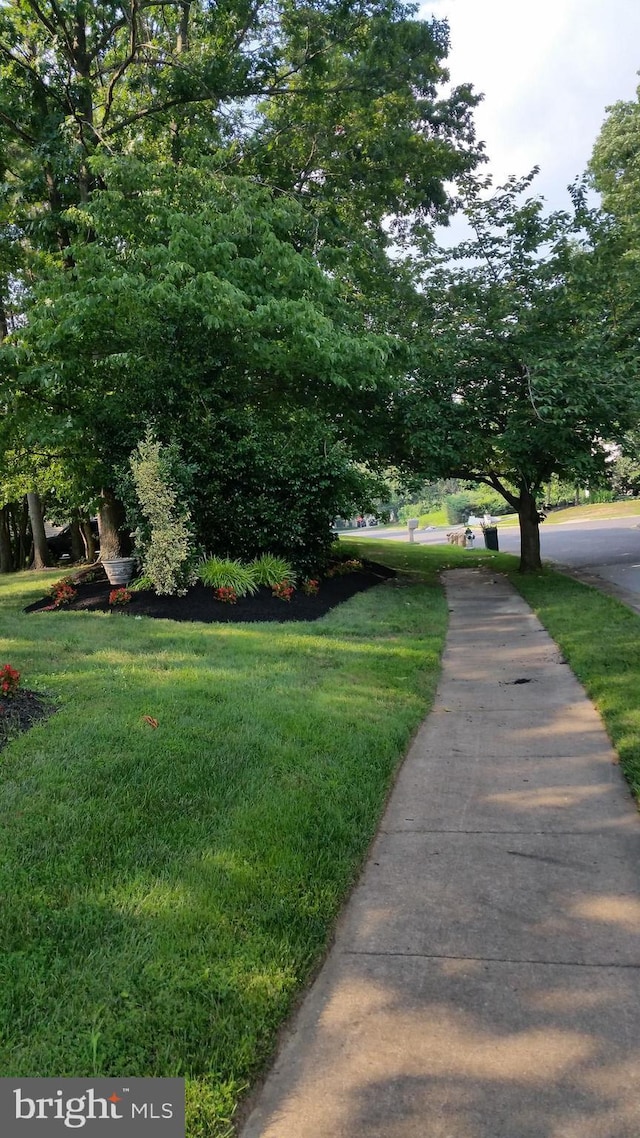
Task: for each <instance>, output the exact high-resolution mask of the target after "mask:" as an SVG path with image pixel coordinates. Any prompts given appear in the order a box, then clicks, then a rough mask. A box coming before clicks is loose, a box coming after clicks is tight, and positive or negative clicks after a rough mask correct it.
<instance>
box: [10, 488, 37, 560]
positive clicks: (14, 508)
mask: <svg viewBox="0 0 640 1138" xmlns="http://www.w3.org/2000/svg"><path fill="white" fill-rule="evenodd" d="M7 510H8V515H9V532H10V534H11V544H12V546H13V563H14V565H15V567H16V569H26V567H27V565H28V564H29V561H30V560H31V549H32V545H33V543H32V542H28V540H27V539H28V529H29V511H28V509H27V499H26V498H23V499H22V501H21V502H12V503H11V505H10V506H8V507H7ZM27 554H28V556H27Z"/></svg>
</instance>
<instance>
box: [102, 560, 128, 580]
mask: <svg viewBox="0 0 640 1138" xmlns="http://www.w3.org/2000/svg"><path fill="white" fill-rule="evenodd" d="M102 564H103V566H104V571H105V573H106V574H107V579H108V581H109V584H110V585H128V584H129V581H130V580H131V578H132V577H133V574H134V573H135V571H136V559H135V557H110V558H107V560H106V561H103V562H102Z"/></svg>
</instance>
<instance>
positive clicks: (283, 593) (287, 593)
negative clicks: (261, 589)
mask: <svg viewBox="0 0 640 1138" xmlns="http://www.w3.org/2000/svg"><path fill="white" fill-rule="evenodd" d="M271 592H272V593H273V595H274V597H278V600H281V601H290V600H291V598H292V596H293V594H294V593H295V588H294V587H293V585H290V584H289V582H288V581H286V580H285V581H278V582H277V583H276V584H275V585H273V586H272V589H271Z"/></svg>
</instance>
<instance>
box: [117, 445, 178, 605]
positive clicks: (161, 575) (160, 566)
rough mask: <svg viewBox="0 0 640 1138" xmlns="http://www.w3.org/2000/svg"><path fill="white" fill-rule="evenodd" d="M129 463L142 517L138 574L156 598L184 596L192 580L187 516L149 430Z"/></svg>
mask: <svg viewBox="0 0 640 1138" xmlns="http://www.w3.org/2000/svg"><path fill="white" fill-rule="evenodd" d="M129 464H130V467H131V473H132V475H133V481H134V483H135V488H136V495H137V498H138V502H139V504H140V510H141V511H142V513H143V515H144V517H145V518H146V525H145V527H144V531H143V530H142V529H140V528H139V529H138V530H137V531H136V540H137V547H138V552H139V556H140V560H141V561H142V571H143V573H144V575H145V576H146V577H150V578H151V580H152V581H153V585H154V588H155V590H156V593H158V594H159V595H162V594H167V595H169V596H171V595H172V594H176V593H177V594H178V595H181V594H184V593H186V591H187V586H188V585H190V584H191V583H192V579H193V575H192V573H191V547H192V544H193V534H192V530H191V517H190V514H189V511H188V510H187V509H186V508H185V507H184V506H182V505H181V504H180V502H179V500H178V493H177V491H176V490H175V489H174V488H173V486H172V485H171V483H170V476H169V471H168V468H167V464H166V461H164V460H163V454H162V447H161V446H160V443H159V442H158V441H157V439H155V438H154V436H153V433H152V432H151V431H150V430H149V431H147V434H146V436H145V438H144V439H143V440H142V441H141V442H139V443H138V446H137V448H136V450H135V451H134V453H133V454H132V456H131V458H130V460H129Z"/></svg>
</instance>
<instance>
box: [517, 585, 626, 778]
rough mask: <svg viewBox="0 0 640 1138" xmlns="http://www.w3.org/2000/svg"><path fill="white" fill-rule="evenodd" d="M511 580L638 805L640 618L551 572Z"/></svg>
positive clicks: (587, 586)
mask: <svg viewBox="0 0 640 1138" xmlns="http://www.w3.org/2000/svg"><path fill="white" fill-rule="evenodd" d="M512 580H513V583H514V585H515V586H516V587H517V588H518V589H519V590H520V592H521V593H522V595H523V597H524V598H525V600H526V601H528V603H529V604H530V605H531V607H532V608H533V610H534V612H535V613H536V614H537V616H538V617H539V619H540V620H541V622H542V624H543V625H544V626H545V628H546V629H547V630H548V632H549V633H550V634H551V636H552V637H553V639H554V640H555V641H556V643H557V644H559V646H560V648H561V650H562V653H563V655H564V657H565V659H566V660H567V662H568V663H569V665H570V667H571V669H572V670H573V672H574V673H575V675H576V676H577V677H578V679H579V680H580V681H581V682H582V684H583V685H584V687H585V689H586V691H587V694H588V695H589V697H590V698H591V699H592V700H593V702H594V703H595V705H596V707H597V708H598V710H599V712H600V714H601V715H602V718H603V719H604V723H605V726H606V728H607V732H608V734H609V737H610V738H611V741H612V743H613V745H614V747H615V749H616V751H617V753H618V755H619V757H620V765H621V767H622V769H623V771H624V773H625V776H626V778H627V779H628V781H629V784H630V786H631V789H632V790H633V793H634V794H635V796H636V798H637V799H638V800H639V801H640V616H638V614H637V613H635V612H633V611H632V610H631V609H629V608H627V606H626V605H623V604H621V603H620V602H619V601H616V600H614V599H613V598H612V597H609V596H605V595H604V594H603V593H600V592H598V590H597V589H594V588H591V587H590V586H589V585H583V584H581V583H580V582H579V581H575V580H573V579H572V578H571V577H565V576H563V575H562V574H561V573H557V572H554V571H552V570H545V571H544V573H542V574H540V575H539V576H522V575H520V574H517V573H516V574H513V576H512Z"/></svg>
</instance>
